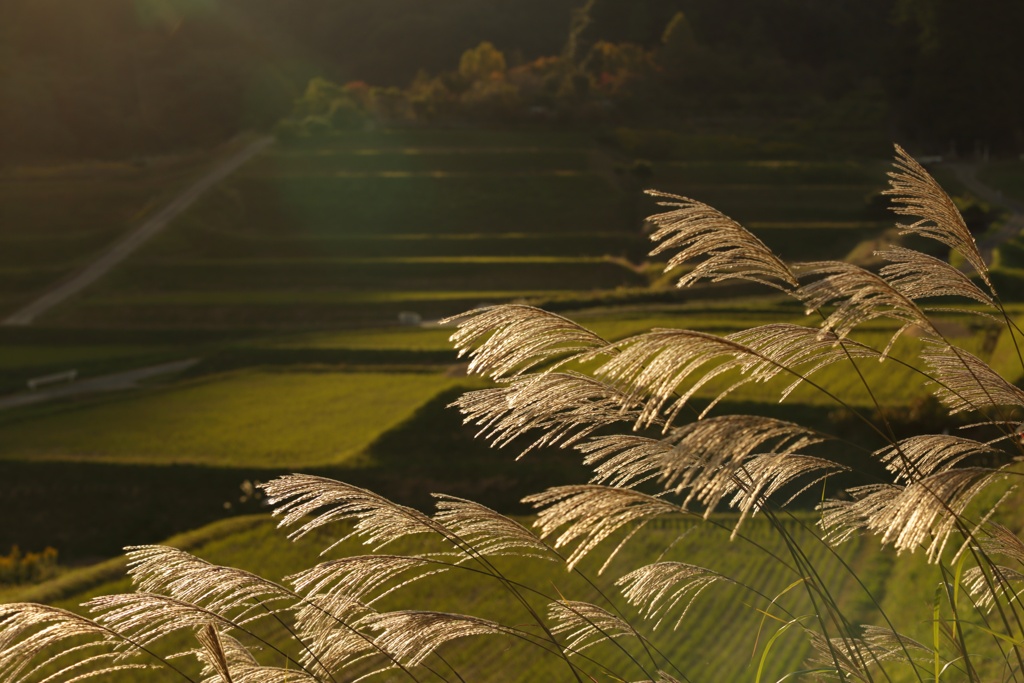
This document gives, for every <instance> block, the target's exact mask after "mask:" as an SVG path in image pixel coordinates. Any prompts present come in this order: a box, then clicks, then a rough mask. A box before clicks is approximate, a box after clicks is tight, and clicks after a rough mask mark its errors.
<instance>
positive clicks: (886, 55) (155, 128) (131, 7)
mask: <svg viewBox="0 0 1024 683" xmlns="http://www.w3.org/2000/svg"><path fill="white" fill-rule="evenodd" d="M673 22H675V23H674V30H673V31H671V32H670V31H667V28H668V27H669V25H670V24H672V23H673ZM1022 24H1024V3H1021V2H1019V0H991V2H988V3H985V4H984V5H983V6H977V5H970V4H969V3H963V2H959V1H958V0H898V1H896V2H894V1H893V0H832V1H831V2H809V1H808V0H731V1H730V2H721V1H720V0H517V2H514V3H511V2H501V1H499V0H445V1H444V2H425V1H424V0H345V1H341V0H88V1H87V2H86V1H83V0H0V163H4V162H7V163H10V162H18V161H24V160H33V159H40V158H46V157H68V156H75V157H81V156H92V157H95V156H104V157H126V156H132V155H142V154H149V153H154V152H160V151H167V150H174V149H180V148H182V147H196V146H206V145H210V144H212V143H215V142H219V141H221V140H223V139H224V138H226V137H229V136H231V135H232V134H234V133H236V132H238V131H239V130H243V129H246V128H253V127H256V128H261V127H268V126H269V125H270V124H271V123H273V122H274V121H276V120H277V119H278V118H280V117H281V116H282V115H284V114H285V113H287V112H288V111H289V110H290V108H291V104H292V102H293V100H294V99H295V97H296V96H297V95H299V94H300V93H302V92H303V90H304V89H305V86H306V84H307V83H308V82H309V80H310V78H312V77H314V76H321V77H324V78H326V79H328V80H330V81H332V82H335V83H345V82H348V81H353V80H359V81H365V82H367V83H370V84H372V85H384V86H388V85H397V86H405V85H408V84H409V83H410V82H411V81H412V80H413V78H414V77H415V76H416V74H417V73H419V72H421V71H426V72H429V73H431V74H438V73H440V72H444V71H451V70H453V69H455V68H456V67H457V65H458V63H459V56H460V55H461V54H462V53H463V51H465V50H466V49H468V48H470V47H473V46H475V45H477V44H479V43H480V42H482V41H490V42H491V43H493V44H494V45H495V46H496V47H497V48H498V49H499V50H501V51H502V52H503V53H504V55H505V57H506V59H507V61H508V66H509V67H516V66H518V65H520V64H524V63H527V62H530V61H532V60H534V59H536V58H537V57H539V56H544V55H564V56H566V57H567V58H568V59H569V61H571V62H575V63H576V64H582V63H583V62H585V61H586V59H587V56H588V55H589V54H591V50H592V48H593V47H594V46H595V45H597V44H599V43H600V42H601V41H608V42H611V43H618V44H627V43H629V44H638V45H640V46H642V47H643V48H644V49H646V50H674V53H673V54H674V57H673V59H675V60H676V64H677V66H678V67H679V68H680V69H681V72H686V74H685V75H686V77H685V78H683V79H681V80H680V81H679V84H678V87H676V88H675V92H676V93H679V95H680V96H682V95H685V94H686V93H690V92H693V91H694V90H695V89H699V90H702V91H703V92H704V93H705V94H709V95H710V96H709V97H706V98H705V100H704V101H713V102H715V103H716V104H717V105H721V104H723V103H724V104H725V105H727V106H729V107H732V109H733V112H734V113H739V114H741V115H743V116H747V117H750V116H769V115H771V113H772V112H768V111H765V110H764V108H763V106H762V105H763V103H764V101H765V97H764V93H766V92H767V93H769V94H770V95H772V96H773V97H774V98H775V101H776V102H778V103H783V104H785V108H786V109H787V111H786V112H785V116H788V117H792V116H793V115H794V112H795V115H796V116H798V117H802V118H805V119H808V120H809V121H811V120H818V119H819V118H820V112H821V109H820V105H821V104H822V103H824V104H825V106H826V107H831V108H833V109H835V110H836V111H837V112H838V114H837V116H841V117H846V118H848V119H851V120H863V118H864V116H863V111H864V110H865V106H868V107H875V109H874V110H873V111H876V112H878V111H881V112H882V113H883V114H884V116H885V117H887V119H886V122H885V123H882V124H879V127H880V128H889V130H887V131H886V132H887V137H889V135H888V134H889V133H890V132H891V133H892V135H891V137H896V138H899V139H901V140H903V141H904V142H915V143H918V144H919V146H922V147H928V148H929V149H932V150H933V151H936V152H939V151H945V150H946V149H948V148H949V147H950V146H951V145H954V146H956V147H957V148H958V149H959V150H960V151H961V152H970V151H971V150H972V149H980V148H982V147H986V146H991V147H992V148H993V149H1000V150H1004V151H1013V152H1017V151H1021V149H1022V148H1024V90H1021V89H1020V88H1019V87H1017V81H1018V80H1019V73H1020V71H1021V69H1022V68H1024V53H1022V51H1021V50H1020V49H1019V46H1018V44H1017V43H1018V37H1017V31H1018V28H1019V26H1020V25H1022ZM670 33H671V38H670ZM666 41H668V42H666ZM669 43H671V45H670V44H669ZM752 93H753V96H752ZM677 100H678V98H677V97H676V96H674V95H672V96H668V97H665V96H658V99H657V100H655V101H650V102H644V103H643V106H641V107H638V108H637V110H638V111H643V112H646V111H648V110H650V109H651V108H655V109H659V108H660V109H662V110H664V111H667V112H679V114H678V115H680V116H692V117H698V118H699V117H702V116H703V117H711V116H717V115H719V114H720V113H721V110H718V111H705V110H697V111H681V110H680V107H679V101H677ZM804 103H806V104H807V105H808V107H809V108H808V109H800V105H802V104H804ZM878 103H882V105H883V106H882V107H881V108H879V107H877V106H876V105H877V104H878ZM815 107H817V108H815ZM779 109H780V110H781V106H780V107H779ZM872 125H874V124H872Z"/></svg>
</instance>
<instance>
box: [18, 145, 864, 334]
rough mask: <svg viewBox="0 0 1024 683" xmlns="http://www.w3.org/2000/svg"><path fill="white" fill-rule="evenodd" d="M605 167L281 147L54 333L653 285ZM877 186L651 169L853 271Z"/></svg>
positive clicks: (822, 173)
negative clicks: (851, 262)
mask: <svg viewBox="0 0 1024 683" xmlns="http://www.w3.org/2000/svg"><path fill="white" fill-rule="evenodd" d="M612 167H613V164H612V162H611V161H610V159H609V158H608V152H607V151H606V150H604V149H602V148H601V147H600V146H599V145H598V144H597V143H596V142H595V141H594V140H592V139H590V138H588V137H586V136H583V135H572V134H553V133H540V132H519V133H516V132H498V131H473V130H466V131H455V130H453V131H381V132H368V133H351V134H345V135H339V136H336V137H333V138H330V139H329V140H327V141H325V142H322V143H320V144H317V145H308V144H293V145H285V144H281V143H279V144H277V145H276V146H274V147H271V148H270V149H268V150H266V151H265V152H263V153H262V154H261V155H259V156H258V157H257V158H255V159H254V160H252V161H251V162H249V163H248V164H246V165H245V166H244V167H243V168H242V169H240V170H239V171H237V172H236V173H235V174H234V175H232V176H231V177H230V178H228V179H227V180H226V181H224V182H223V183H221V184H220V185H219V186H217V187H216V188H215V189H214V190H213V191H211V192H210V193H208V194H207V196H206V197H204V198H203V199H202V200H201V201H200V202H199V203H198V204H197V205H195V206H194V207H192V208H191V209H190V210H189V211H187V212H186V213H185V214H184V215H182V216H180V217H179V218H178V219H177V220H176V221H175V222H174V223H173V224H172V226H171V227H170V229H169V230H167V231H166V232H165V233H164V234H162V235H160V236H159V237H158V238H156V239H155V240H154V241H153V242H151V243H150V244H148V245H147V246H146V247H145V248H144V249H143V250H141V251H140V252H139V253H137V254H135V255H134V256H133V257H132V258H131V259H129V261H128V262H126V263H125V264H123V265H121V266H120V267H118V268H117V269H115V271H114V272H113V273H111V274H110V275H109V276H108V277H107V278H105V279H104V280H103V281H101V282H100V283H98V284H97V285H96V286H95V287H93V288H91V289H90V290H89V291H87V292H86V293H85V295H84V296H83V297H81V298H80V299H79V300H77V301H74V302H70V303H68V304H67V305H65V306H63V307H61V308H59V309H58V310H56V311H55V312H54V313H52V314H51V317H50V321H51V322H52V323H55V324H61V325H71V326H88V327H95V326H101V327H102V326H117V327H133V326H134V327H162V328H169V327H203V328H236V329H246V328H248V329H256V328H271V327H273V328H281V327H291V328H296V327H298V328H315V327H318V326H333V327H353V326H363V327H365V326H375V325H385V324H393V323H394V322H395V321H396V320H397V318H398V314H399V313H400V312H402V311H411V312H416V313H418V314H420V315H421V316H422V317H423V318H426V319H432V318H438V317H442V316H445V315H451V314H454V313H457V312H459V311H461V310H465V309H467V308H471V307H474V306H476V305H478V304H480V303H491V302H498V301H509V300H516V299H530V300H543V299H550V298H557V297H561V296H566V295H574V296H578V295H580V294H583V295H591V294H595V293H601V292H612V291H617V290H623V289H626V290H632V289H637V288H642V287H645V286H646V285H647V284H648V283H649V282H650V276H649V274H648V271H647V270H645V269H643V268H641V267H640V266H641V264H642V263H643V262H644V260H646V258H647V257H646V252H647V250H648V249H649V245H648V242H647V239H646V237H645V235H644V230H643V226H642V217H643V216H644V215H645V214H648V213H652V212H654V211H656V210H657V208H656V206H655V203H654V202H653V201H651V200H648V199H645V198H643V197H642V195H641V194H640V189H641V188H640V186H639V185H638V184H637V183H636V182H634V181H633V180H630V179H629V178H628V177H627V176H625V175H623V174H621V173H616V172H613V170H612ZM883 182H884V165H883V164H881V163H874V162H870V163H866V162H828V163H826V162H821V163H816V162H742V161H736V162H718V163H710V162H694V163H664V164H658V165H656V166H655V167H654V175H653V177H652V178H651V179H650V180H649V181H647V184H648V185H650V186H653V187H657V188H659V189H663V190H666V191H670V192H678V193H681V194H685V195H688V196H692V197H695V198H698V199H700V200H702V201H705V202H707V203H709V204H712V205H715V206H717V207H718V208H720V209H721V210H723V211H725V212H726V213H730V214H731V215H733V216H734V217H735V218H737V219H739V220H741V221H745V222H747V223H749V224H750V226H751V227H752V228H753V229H755V230H756V231H758V232H759V233H760V234H762V236H763V238H764V239H765V241H766V242H767V243H768V244H769V245H771V246H773V247H777V248H778V249H779V250H780V252H781V253H782V254H783V255H785V256H787V257H790V258H793V259H804V258H811V257H822V256H829V257H842V256H844V255H845V254H846V252H848V251H849V250H851V249H853V248H854V247H856V245H857V244H859V243H860V242H861V241H863V240H865V239H868V238H870V237H873V236H875V235H877V234H878V233H879V232H880V231H881V230H882V228H883V227H884V226H883V225H882V224H880V223H877V222H875V221H873V220H872V219H870V218H869V217H868V218H866V217H865V208H864V207H865V200H866V198H867V197H869V196H870V195H871V193H872V192H873V191H875V190H876V189H877V188H879V187H880V186H881V185H882V184H883ZM826 234H827V235H828V237H827V239H823V238H822V236H823V235H826ZM812 235H813V238H812V237H811V236H812ZM826 250H827V253H824V252H826ZM0 277H2V273H0ZM10 277H12V278H17V277H19V275H18V274H17V273H15V272H13V271H12V272H11V273H10ZM32 277H42V276H40V275H38V274H33V275H32ZM43 279H45V278H43Z"/></svg>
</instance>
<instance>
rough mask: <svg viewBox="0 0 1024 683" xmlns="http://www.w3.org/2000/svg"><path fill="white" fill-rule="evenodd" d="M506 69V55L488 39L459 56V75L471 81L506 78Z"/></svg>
mask: <svg viewBox="0 0 1024 683" xmlns="http://www.w3.org/2000/svg"><path fill="white" fill-rule="evenodd" d="M505 69H506V65H505V55H504V54H502V53H501V51H500V50H498V49H497V48H496V47H494V45H492V44H491V43H489V42H487V41H486V40H485V41H484V42H482V43H480V44H479V45H477V46H476V47H474V48H470V49H468V50H466V51H465V52H463V53H462V57H460V58H459V75H460V76H462V77H463V78H464V79H466V81H468V82H469V83H476V82H479V81H491V80H495V79H501V78H504V77H505Z"/></svg>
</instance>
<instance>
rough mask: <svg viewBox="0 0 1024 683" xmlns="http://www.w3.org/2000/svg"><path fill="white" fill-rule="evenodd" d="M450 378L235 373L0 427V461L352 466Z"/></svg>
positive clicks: (355, 374) (435, 376)
mask: <svg viewBox="0 0 1024 683" xmlns="http://www.w3.org/2000/svg"><path fill="white" fill-rule="evenodd" d="M452 385H453V380H451V379H450V378H447V377H444V376H442V375H436V374H427V373H339V372H258V371H252V372H240V373H238V374H234V375H229V376H226V377H212V378H210V379H206V380H199V381H194V382H188V383H185V384H181V385H177V386H174V387H170V388H161V389H155V390H152V391H150V392H148V393H146V394H145V395H143V396H131V397H127V398H114V399H110V400H108V401H103V402H100V403H96V404H95V405H89V406H84V407H82V408H78V409H75V410H70V411H66V412H59V413H57V414H54V415H47V416H44V417H35V418H32V417H29V418H27V419H24V420H18V421H14V422H11V423H9V424H6V425H3V426H0V432H2V433H3V436H2V437H0V441H2V442H3V446H2V447H0V457H4V458H14V459H31V460H39V459H67V460H87V461H92V462H122V463H147V464H153V465H160V464H199V465H209V466H226V465H236V466H246V467H280V466H284V467H292V468H297V469H301V468H307V467H313V466H325V465H356V464H357V463H358V462H359V460H358V456H359V455H361V454H362V453H363V452H364V451H365V450H366V448H367V447H368V446H369V445H370V444H371V443H373V441H374V440H375V439H376V438H377V437H378V436H379V435H380V434H382V433H384V432H386V431H387V430H388V429H391V428H393V427H395V426H397V425H398V424H400V423H401V422H402V421H403V420H405V419H407V418H408V417H409V416H410V415H412V413H413V412H414V411H415V410H416V409H417V408H418V407H420V406H421V405H422V404H423V403H425V402H426V401H427V400H429V399H430V398H432V397H433V396H435V395H436V394H437V393H439V392H440V391H443V390H444V389H447V388H449V387H451V386H452Z"/></svg>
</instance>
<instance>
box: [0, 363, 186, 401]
mask: <svg viewBox="0 0 1024 683" xmlns="http://www.w3.org/2000/svg"><path fill="white" fill-rule="evenodd" d="M198 362H199V359H198V358H189V359H187V360H178V361H174V362H172V363H161V364H160V365H150V366H148V367H145V368H136V369H135V370H126V371H125V372H115V373H113V374H110V375H102V376H100V377H92V378H90V379H83V380H80V381H78V382H71V383H70V384H61V385H59V386H52V387H47V388H45V389H37V390H35V391H23V392H21V393H18V394H9V395H7V396H0V410H7V409H8V408H18V407H21V406H28V405H32V404H34V403H43V402H44V401H52V400H54V399H58V398H68V397H69V396H79V395H83V394H98V393H103V392H107V391H123V390H125V389H134V388H136V387H137V386H139V383H140V382H142V381H144V380H147V379H150V378H153V377H159V376H161V375H170V374H174V373H178V372H182V371H184V370H187V369H188V368H190V367H192V366H193V365H195V364H196V363H198Z"/></svg>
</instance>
